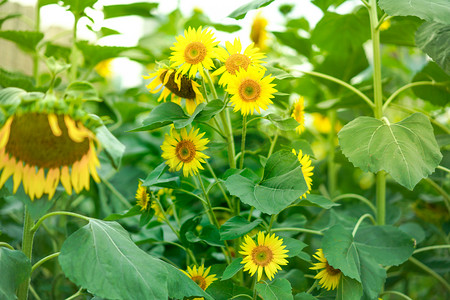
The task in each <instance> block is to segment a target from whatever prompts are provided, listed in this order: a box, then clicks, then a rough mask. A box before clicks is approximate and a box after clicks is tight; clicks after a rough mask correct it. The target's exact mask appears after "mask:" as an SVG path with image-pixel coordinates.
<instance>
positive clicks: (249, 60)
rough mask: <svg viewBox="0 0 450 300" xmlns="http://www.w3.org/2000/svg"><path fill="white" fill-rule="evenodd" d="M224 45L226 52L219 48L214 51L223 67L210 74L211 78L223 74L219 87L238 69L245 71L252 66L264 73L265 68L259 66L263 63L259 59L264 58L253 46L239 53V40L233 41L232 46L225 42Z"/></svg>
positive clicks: (225, 83)
mask: <svg viewBox="0 0 450 300" xmlns="http://www.w3.org/2000/svg"><path fill="white" fill-rule="evenodd" d="M225 45H226V48H227V50H225V49H223V48H221V47H219V48H217V50H216V52H217V58H218V59H219V60H220V61H221V62H223V63H224V65H223V66H221V67H220V68H218V69H217V70H215V71H214V72H213V73H212V76H217V75H220V74H223V75H222V76H221V77H220V80H219V84H220V85H227V84H228V83H229V82H230V81H231V78H232V77H234V76H235V75H236V72H237V71H239V68H243V69H244V70H247V68H248V66H254V67H256V68H260V69H261V70H262V71H265V68H264V67H263V66H261V65H260V64H262V63H265V62H264V61H262V60H261V59H263V58H264V57H266V56H265V55H264V54H263V53H261V52H259V49H258V48H255V47H253V44H251V45H249V46H248V47H247V48H245V50H244V53H241V51H242V45H241V41H240V40H239V38H236V39H234V44H231V43H230V42H226V43H225ZM227 51H228V52H227Z"/></svg>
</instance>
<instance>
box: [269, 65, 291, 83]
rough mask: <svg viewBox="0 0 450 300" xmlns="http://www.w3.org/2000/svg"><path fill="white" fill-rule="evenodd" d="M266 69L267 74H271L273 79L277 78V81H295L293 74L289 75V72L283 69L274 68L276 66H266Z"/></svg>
mask: <svg viewBox="0 0 450 300" xmlns="http://www.w3.org/2000/svg"><path fill="white" fill-rule="evenodd" d="M264 67H265V68H266V74H269V75H271V76H273V77H275V78H276V79H279V80H283V79H295V78H296V77H294V76H293V75H292V74H289V73H288V72H286V71H285V70H283V69H280V68H277V67H274V66H267V65H265V66H264Z"/></svg>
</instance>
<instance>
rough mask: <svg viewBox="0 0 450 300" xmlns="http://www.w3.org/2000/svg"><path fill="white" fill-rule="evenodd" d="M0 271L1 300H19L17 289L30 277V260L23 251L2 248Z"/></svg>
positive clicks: (0, 249)
mask: <svg viewBox="0 0 450 300" xmlns="http://www.w3.org/2000/svg"><path fill="white" fill-rule="evenodd" d="M0 270H1V273H2V275H1V276H0V298H1V299H5V300H9V299H17V297H16V289H17V288H18V287H19V285H20V284H21V283H22V282H23V281H25V280H26V279H27V278H29V277H30V273H31V262H30V260H29V259H28V257H26V255H25V254H23V252H22V251H17V250H10V249H8V248H5V247H0Z"/></svg>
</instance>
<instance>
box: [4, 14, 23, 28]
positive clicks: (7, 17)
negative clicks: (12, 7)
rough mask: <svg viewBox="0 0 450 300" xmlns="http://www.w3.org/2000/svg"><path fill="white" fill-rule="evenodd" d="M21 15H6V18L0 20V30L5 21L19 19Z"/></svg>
mask: <svg viewBox="0 0 450 300" xmlns="http://www.w3.org/2000/svg"><path fill="white" fill-rule="evenodd" d="M21 16H22V15H21V14H11V15H7V16H6V17H3V18H0V28H2V25H3V23H5V21H7V20H9V19H14V18H19V17H21Z"/></svg>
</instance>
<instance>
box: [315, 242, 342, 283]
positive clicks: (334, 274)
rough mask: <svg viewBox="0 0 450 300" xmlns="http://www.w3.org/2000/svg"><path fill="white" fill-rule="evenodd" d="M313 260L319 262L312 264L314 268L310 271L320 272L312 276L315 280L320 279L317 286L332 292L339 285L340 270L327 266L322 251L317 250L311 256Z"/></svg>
mask: <svg viewBox="0 0 450 300" xmlns="http://www.w3.org/2000/svg"><path fill="white" fill-rule="evenodd" d="M313 256H314V258H315V259H317V260H318V261H319V262H318V263H314V264H313V265H314V267H311V268H310V269H311V270H321V271H320V272H319V273H317V275H316V276H314V278H315V279H320V281H319V284H320V285H321V286H322V287H323V288H324V289H327V291H329V290H334V289H335V288H337V286H338V285H339V280H340V279H341V274H342V273H341V270H339V269H335V268H333V267H332V266H330V265H329V264H328V261H327V259H326V258H325V255H324V254H323V250H322V249H318V250H317V252H316V254H314V255H313Z"/></svg>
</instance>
